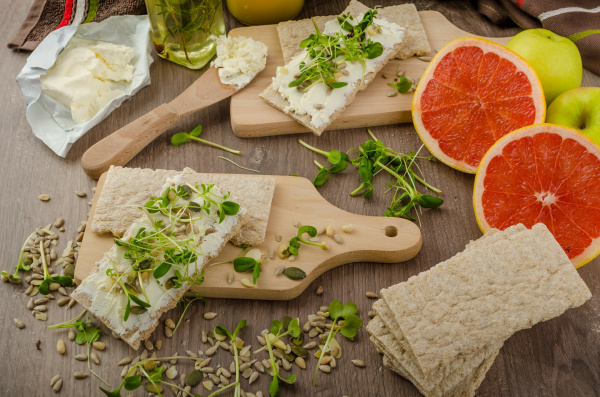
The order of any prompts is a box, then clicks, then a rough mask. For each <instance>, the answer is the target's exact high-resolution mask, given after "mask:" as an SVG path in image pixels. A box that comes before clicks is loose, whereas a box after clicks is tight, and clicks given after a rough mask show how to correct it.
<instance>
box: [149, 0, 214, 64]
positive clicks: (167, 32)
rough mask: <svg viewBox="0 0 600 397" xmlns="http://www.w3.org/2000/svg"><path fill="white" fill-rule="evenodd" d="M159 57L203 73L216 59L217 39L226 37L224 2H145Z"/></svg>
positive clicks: (165, 0)
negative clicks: (215, 37) (202, 69)
mask: <svg viewBox="0 0 600 397" xmlns="http://www.w3.org/2000/svg"><path fill="white" fill-rule="evenodd" d="M145 1H146V8H147V10H148V17H149V18H150V27H151V29H152V41H153V42H154V47H155V48H156V52H157V53H158V55H159V56H161V57H162V58H164V59H168V60H169V61H172V62H175V63H178V64H180V65H183V66H185V67H187V68H190V69H200V68H201V67H203V66H204V65H206V63H207V62H208V61H210V59H211V58H212V57H213V56H214V55H215V53H216V50H217V46H216V43H215V40H214V37H213V36H220V35H223V34H225V22H224V21H223V5H222V4H221V0H145Z"/></svg>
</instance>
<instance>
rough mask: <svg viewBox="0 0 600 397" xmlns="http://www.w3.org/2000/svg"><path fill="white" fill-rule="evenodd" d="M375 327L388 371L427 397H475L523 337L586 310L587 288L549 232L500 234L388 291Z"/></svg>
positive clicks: (371, 324) (534, 229)
mask: <svg viewBox="0 0 600 397" xmlns="http://www.w3.org/2000/svg"><path fill="white" fill-rule="evenodd" d="M381 297H382V299H380V300H378V301H377V302H376V303H375V304H374V305H373V309H374V311H375V312H376V313H377V315H376V316H375V317H374V318H373V320H371V321H370V322H369V324H368V326H367V331H368V332H369V334H370V335H371V341H372V342H373V343H374V344H375V345H376V346H377V347H378V348H379V350H380V351H381V352H382V353H383V354H384V359H383V363H384V365H385V366H386V367H388V368H390V369H392V370H393V371H395V372H397V373H399V374H400V375H402V376H403V377H405V378H406V379H408V380H410V381H411V382H412V383H413V384H414V385H415V386H416V387H417V388H418V389H419V391H420V392H421V393H423V394H424V395H425V396H457V397H458V396H461V397H462V396H473V395H474V394H475V391H476V390H477V388H478V387H479V385H480V384H481V382H482V381H483V379H484V378H485V374H486V373H487V371H488V369H489V368H490V367H491V366H492V364H493V361H494V359H495V357H496V355H497V354H498V351H499V349H500V348H501V347H502V344H503V343H504V341H505V340H506V339H508V338H509V337H510V336H511V335H512V334H514V333H515V332H517V331H519V330H522V329H525V328H530V327H531V326H533V325H534V324H536V323H538V322H541V321H545V320H549V319H551V318H554V317H556V316H559V315H560V314H562V313H563V312H564V311H565V310H567V309H569V308H573V307H577V306H580V305H582V304H583V303H584V302H585V301H587V300H588V299H589V298H590V297H591V293H590V291H589V289H588V288H587V286H586V285H585V283H584V281H583V280H582V279H581V278H580V277H579V274H578V273H577V271H576V270H575V267H573V265H572V264H571V262H570V261H569V258H568V257H567V255H566V254H565V253H564V251H563V250H562V248H561V247H560V245H559V244H558V243H557V242H556V240H555V239H554V237H553V236H552V234H551V233H550V232H549V231H548V229H547V228H546V226H545V225H543V224H537V225H535V226H533V227H532V228H531V229H527V228H525V227H524V226H523V225H516V226H512V227H510V228H508V229H506V230H505V231H502V232H500V231H498V230H492V231H490V232H488V233H486V234H485V235H484V236H483V237H482V238H480V239H479V240H477V241H474V242H471V243H470V244H469V245H467V247H466V249H465V250H464V251H463V252H461V253H459V254H457V255H455V256H454V257H452V258H450V259H448V260H447V261H445V262H442V263H440V264H438V265H437V266H434V267H433V268H431V269H430V270H428V271H426V272H423V273H421V274H419V275H418V276H415V277H411V278H410V279H409V280H408V281H406V282H403V283H400V284H397V285H394V286H392V287H390V288H387V289H383V290H381Z"/></svg>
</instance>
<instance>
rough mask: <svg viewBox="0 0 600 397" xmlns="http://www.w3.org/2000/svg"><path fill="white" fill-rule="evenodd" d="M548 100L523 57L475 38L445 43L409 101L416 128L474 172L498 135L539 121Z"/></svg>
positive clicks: (454, 162) (449, 159)
mask: <svg viewBox="0 0 600 397" xmlns="http://www.w3.org/2000/svg"><path fill="white" fill-rule="evenodd" d="M545 115H546V101H545V99H544V92H543V90H542V85H541V83H540V80H539V79H538V77H537V75H536V74H535V71H534V70H533V68H532V67H531V66H529V64H528V63H527V61H525V60H524V59H523V58H521V57H520V56H519V55H517V54H516V53H514V52H512V51H511V50H509V49H507V48H505V47H503V46H501V45H499V44H496V43H493V42H491V41H488V40H484V39H480V38H477V37H463V38H460V39H456V40H454V41H451V42H450V43H448V44H447V45H446V46H445V47H444V48H442V49H441V50H440V51H439V52H438V53H437V54H436V56H435V58H433V60H432V61H431V63H430V64H429V67H428V68H427V70H426V71H425V73H424V74H423V77H421V80H420V81H419V84H418V86H417V89H416V91H415V95H414V97H413V102H412V116H413V123H414V125H415V129H416V130H417V133H418V134H419V137H420V138H421V140H422V141H423V143H424V144H425V146H427V149H429V151H430V152H431V154H433V155H434V156H435V157H437V158H438V159H439V160H440V161H442V162H443V163H445V164H447V165H449V166H450V167H452V168H456V169H457V170H460V171H464V172H469V173H472V174H474V173H475V172H476V171H477V166H478V165H479V162H480V161H481V159H482V158H483V155H484V154H485V153H486V152H487V150H488V149H489V148H490V147H491V146H492V145H493V144H494V142H496V141H497V140H498V139H500V138H501V137H503V136H504V135H506V134H508V133H509V132H511V131H513V130H516V129H518V128H521V127H524V126H526V125H531V124H537V123H542V122H543V121H544V117H545Z"/></svg>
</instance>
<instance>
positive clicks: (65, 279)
mask: <svg viewBox="0 0 600 397" xmlns="http://www.w3.org/2000/svg"><path fill="white" fill-rule="evenodd" d="M40 252H41V253H42V254H41V255H40V258H41V259H42V267H43V268H44V280H43V281H42V283H41V284H40V286H39V291H40V294H42V295H48V294H49V293H50V284H51V283H58V284H60V285H62V286H63V287H70V286H72V285H73V279H72V278H71V277H69V276H50V273H48V264H47V263H46V255H44V243H43V242H42V241H40Z"/></svg>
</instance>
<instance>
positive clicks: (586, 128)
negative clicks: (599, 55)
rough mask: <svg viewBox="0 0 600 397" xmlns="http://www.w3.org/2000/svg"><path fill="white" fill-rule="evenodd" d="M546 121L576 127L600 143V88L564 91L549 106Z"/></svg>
mask: <svg viewBox="0 0 600 397" xmlns="http://www.w3.org/2000/svg"><path fill="white" fill-rule="evenodd" d="M546 123H552V124H558V125H564V126H565V127H572V128H575V129H577V130H579V131H581V132H583V133H584V134H586V135H588V136H589V137H590V138H592V139H593V140H594V142H596V143H597V144H600V88H599V87H581V88H575V89H573V90H569V91H567V92H564V93H562V94H560V95H559V96H558V98H556V99H555V100H554V102H552V104H551V105H550V106H549V107H548V112H547V113H546Z"/></svg>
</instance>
